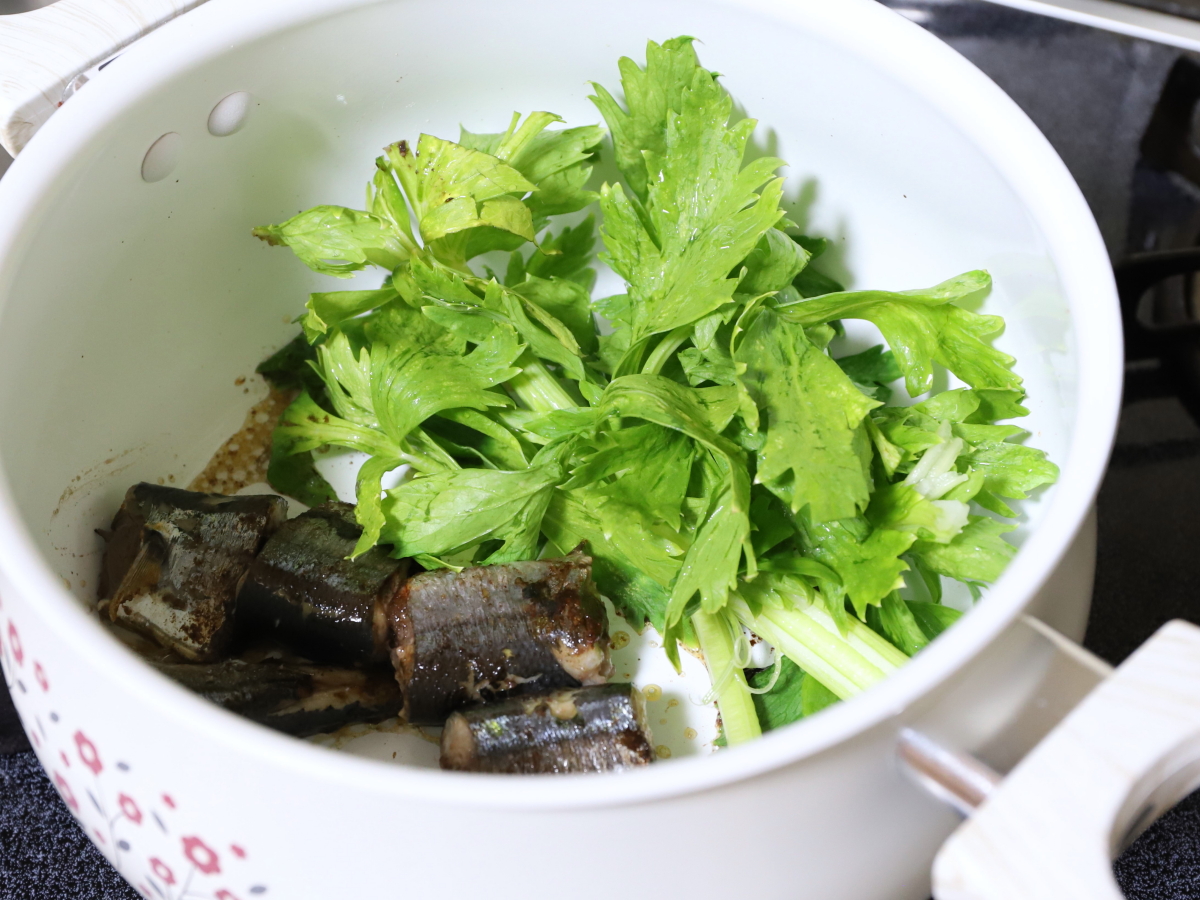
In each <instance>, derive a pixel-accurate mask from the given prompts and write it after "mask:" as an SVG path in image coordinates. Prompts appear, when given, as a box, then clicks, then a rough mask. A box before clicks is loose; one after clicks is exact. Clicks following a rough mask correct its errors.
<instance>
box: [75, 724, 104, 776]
mask: <svg viewBox="0 0 1200 900" xmlns="http://www.w3.org/2000/svg"><path fill="white" fill-rule="evenodd" d="M75 746H76V747H77V748H78V749H79V758H80V759H81V760H83V764H84V765H85V766H87V767H88V768H89V769H91V770H92V774H93V775H99V774H100V771H101V770H102V769H103V768H104V766H103V765H101V763H100V753H99V752H98V751H97V750H96V745H95V744H93V743H92V742H91V741H89V740H88V738H87V735H85V734H84V733H83V732H82V731H77V732H75Z"/></svg>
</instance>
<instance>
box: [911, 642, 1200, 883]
mask: <svg viewBox="0 0 1200 900" xmlns="http://www.w3.org/2000/svg"><path fill="white" fill-rule="evenodd" d="M1197 785H1200V628H1197V627H1196V626H1194V625H1190V624H1188V623H1186V622H1181V621H1175V622H1169V623H1168V624H1166V625H1164V626H1163V627H1162V628H1161V629H1159V631H1158V632H1157V633H1155V635H1154V636H1153V637H1152V638H1151V639H1150V640H1148V641H1147V642H1146V643H1145V644H1143V645H1142V646H1141V648H1139V649H1138V650H1137V652H1136V653H1134V654H1133V655H1132V656H1131V657H1130V658H1129V659H1128V660H1126V661H1125V663H1124V664H1122V665H1121V666H1120V667H1119V668H1118V669H1117V670H1116V671H1115V672H1114V674H1113V675H1111V676H1110V677H1109V678H1107V679H1105V680H1104V681H1103V682H1101V684H1100V685H1099V687H1097V688H1096V689H1095V690H1094V691H1092V693H1090V694H1089V695H1088V696H1087V697H1086V698H1084V700H1083V702H1082V703H1080V704H1079V706H1077V707H1076V708H1075V709H1074V710H1072V711H1071V713H1070V714H1068V715H1067V717H1066V718H1065V719H1063V721H1062V722H1061V723H1060V724H1059V725H1058V727H1057V728H1055V729H1054V730H1053V731H1052V732H1050V734H1049V735H1048V736H1047V737H1046V738H1045V739H1044V740H1042V742H1041V743H1039V744H1038V745H1037V747H1035V748H1034V749H1033V750H1032V751H1031V752H1030V753H1029V755H1028V756H1026V757H1025V758H1024V759H1023V760H1022V761H1021V762H1020V764H1018V765H1017V767H1016V768H1015V769H1013V771H1012V772H1011V773H1010V774H1009V775H1008V776H1007V777H1005V778H1004V780H1003V782H1001V783H1000V785H999V786H998V787H996V788H995V789H994V791H993V792H992V793H991V794H990V795H989V796H988V799H987V800H986V801H985V802H984V803H983V804H982V805H981V806H980V807H979V808H978V809H977V810H976V811H975V813H974V814H973V815H972V816H971V817H970V818H969V819H967V820H966V821H965V822H964V823H963V824H962V825H961V826H960V827H959V828H958V830H957V831H955V832H954V834H952V835H951V836H950V839H949V840H948V841H946V843H945V844H943V845H942V849H941V851H940V852H939V854H938V856H937V859H936V860H935V861H934V865H933V886H934V896H935V897H936V898H937V900H1018V898H1019V900H1124V894H1123V893H1122V892H1121V889H1120V888H1119V887H1118V886H1117V883H1116V880H1115V879H1114V877H1113V871H1112V862H1113V859H1114V857H1115V856H1116V854H1117V852H1118V851H1119V850H1120V848H1121V847H1122V845H1123V844H1124V843H1125V842H1126V841H1128V840H1132V838H1133V837H1135V836H1136V835H1137V834H1138V833H1140V832H1141V830H1143V829H1144V828H1145V827H1146V826H1147V825H1149V824H1150V823H1151V822H1153V821H1154V820H1155V819H1156V818H1158V816H1159V815H1161V814H1162V813H1163V812H1165V811H1166V810H1167V809H1169V808H1170V807H1171V806H1172V805H1173V804H1174V803H1175V802H1176V801H1177V800H1179V799H1180V798H1181V797H1182V796H1184V795H1186V794H1187V793H1189V792H1190V791H1191V790H1193V789H1194V788H1195V787H1196V786H1197Z"/></svg>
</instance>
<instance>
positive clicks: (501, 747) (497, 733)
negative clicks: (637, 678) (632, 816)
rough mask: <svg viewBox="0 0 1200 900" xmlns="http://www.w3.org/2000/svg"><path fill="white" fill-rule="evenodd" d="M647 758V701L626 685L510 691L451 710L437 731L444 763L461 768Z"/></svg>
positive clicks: (608, 766) (591, 768)
mask: <svg viewBox="0 0 1200 900" xmlns="http://www.w3.org/2000/svg"><path fill="white" fill-rule="evenodd" d="M653 759H654V748H653V743H652V740H651V736H650V730H649V728H648V726H647V725H646V713H645V705H644V703H643V701H642V696H641V694H640V692H639V691H638V689H637V688H635V687H634V686H633V685H632V684H606V685H600V686H596V687H583V688H576V689H574V690H563V691H550V692H546V693H540V694H530V695H526V696H522V697H510V698H509V699H508V700H504V701H502V702H500V703H492V704H487V705H484V706H479V707H475V708H473V709H465V710H461V711H459V712H456V713H454V714H453V715H452V716H450V718H449V719H448V720H447V722H446V727H445V729H444V730H443V731H442V756H441V766H442V768H443V769H457V770H459V771H464V772H494V773H500V774H513V775H532V774H539V773H547V774H564V773H572V772H610V771H614V770H620V769H628V768H632V767H634V766H644V765H647V764H648V763H650V762H651V761H652V760H653Z"/></svg>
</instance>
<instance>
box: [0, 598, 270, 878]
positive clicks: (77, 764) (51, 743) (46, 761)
mask: <svg viewBox="0 0 1200 900" xmlns="http://www.w3.org/2000/svg"><path fill="white" fill-rule="evenodd" d="M0 671H2V672H3V674H4V680H5V684H6V685H7V687H8V690H9V693H10V694H11V695H12V698H13V702H14V704H15V705H16V707H17V711H18V712H19V713H20V715H21V722H22V724H23V725H24V726H25V731H26V733H27V734H28V735H29V740H30V743H31V744H32V745H33V747H34V752H35V753H36V754H37V757H38V760H39V762H41V764H42V768H43V769H45V770H46V773H47V775H49V777H50V780H51V782H52V783H53V784H54V787H55V789H56V790H57V791H58V794H59V796H60V797H61V798H62V801H63V803H65V804H66V805H67V808H68V809H70V811H71V815H73V816H74V817H75V819H76V820H77V821H78V822H79V825H80V827H81V828H83V830H84V833H85V834H87V835H88V837H89V838H90V839H91V841H92V843H94V844H95V845H96V847H97V848H98V849H99V850H100V852H101V853H103V854H104V856H105V857H106V858H107V859H108V861H109V862H110V863H111V864H112V866H113V868H115V869H116V870H117V871H118V872H120V873H121V875H122V876H123V877H124V878H125V880H126V881H128V882H129V883H130V884H131V885H133V886H134V888H135V889H136V890H137V891H138V892H139V893H141V894H142V896H144V897H147V898H149V900H252V898H255V897H261V896H263V895H266V894H267V893H268V891H267V886H266V885H265V884H263V883H262V882H260V881H258V880H256V879H254V878H253V877H252V872H251V868H252V867H251V865H250V864H249V862H248V860H249V859H250V854H249V853H248V852H247V851H246V850H245V849H244V848H243V847H242V845H240V844H238V843H230V842H228V841H226V840H220V841H218V840H216V839H215V836H213V835H207V834H206V835H201V834H194V833H192V830H191V829H189V828H188V825H187V816H186V811H187V800H186V794H181V793H176V792H166V791H158V792H157V795H156V796H147V795H146V792H145V791H144V789H143V788H142V787H140V785H139V782H138V781H137V779H136V777H135V776H134V774H133V773H134V772H135V771H136V763H135V762H131V759H132V757H131V756H128V755H119V756H113V755H110V754H109V752H108V750H107V748H104V747H101V746H98V745H97V743H96V742H95V741H94V740H93V739H92V738H91V737H90V736H89V734H88V726H87V723H86V722H68V721H66V720H65V718H64V717H63V716H60V714H59V712H58V708H57V706H56V704H55V702H54V701H55V694H54V690H53V684H54V679H53V677H52V673H50V672H49V671H48V670H47V669H46V667H45V666H44V665H43V664H42V663H41V662H40V661H39V660H38V659H37V652H36V649H35V648H33V647H31V646H28V645H26V644H25V643H23V639H22V629H21V626H20V625H18V624H17V622H16V621H15V619H14V618H13V615H12V610H11V605H6V604H5V603H4V598H3V597H0Z"/></svg>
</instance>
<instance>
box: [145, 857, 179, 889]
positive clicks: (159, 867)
mask: <svg viewBox="0 0 1200 900" xmlns="http://www.w3.org/2000/svg"><path fill="white" fill-rule="evenodd" d="M150 868H151V869H153V870H154V874H155V875H157V876H158V877H159V878H161V879H162V880H163V881H164V882H165V883H166V884H174V883H175V873H174V872H172V871H171V867H170V866H168V865H167V864H166V863H165V862H163V861H162V860H161V859H159V858H158V857H157V856H156V857H154V859H152V860H150Z"/></svg>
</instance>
